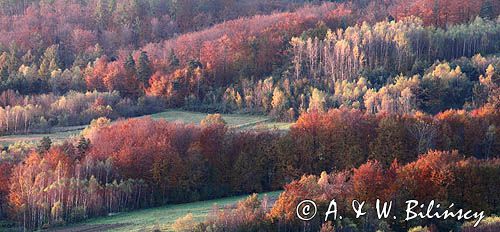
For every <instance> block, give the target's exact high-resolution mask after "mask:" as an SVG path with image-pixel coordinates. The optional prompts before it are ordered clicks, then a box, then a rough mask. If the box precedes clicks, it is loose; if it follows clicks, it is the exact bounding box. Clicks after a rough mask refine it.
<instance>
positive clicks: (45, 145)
mask: <svg viewBox="0 0 500 232" xmlns="http://www.w3.org/2000/svg"><path fill="white" fill-rule="evenodd" d="M51 146H52V140H51V139H50V138H49V137H48V136H45V137H43V138H42V139H41V140H40V142H39V145H38V147H37V149H38V152H40V153H45V152H47V151H48V150H49V149H50V147H51Z"/></svg>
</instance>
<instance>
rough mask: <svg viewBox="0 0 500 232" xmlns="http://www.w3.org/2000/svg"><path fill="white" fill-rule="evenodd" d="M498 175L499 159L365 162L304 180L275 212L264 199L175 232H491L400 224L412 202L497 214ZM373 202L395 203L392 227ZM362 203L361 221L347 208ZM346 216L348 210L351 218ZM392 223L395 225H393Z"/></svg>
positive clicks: (433, 222) (183, 222)
mask: <svg viewBox="0 0 500 232" xmlns="http://www.w3.org/2000/svg"><path fill="white" fill-rule="evenodd" d="M498 175H500V162H499V160H498V159H487V160H478V159H475V158H464V157H463V156H461V155H460V154H459V153H458V152H456V151H453V152H443V151H429V152H428V153H426V154H424V155H422V156H420V157H419V158H418V160H416V161H414V162H411V163H408V164H406V165H402V164H399V163H398V162H397V161H396V160H395V161H394V162H393V163H392V165H391V166H390V167H384V165H381V164H380V163H379V162H378V161H376V160H369V161H368V162H366V163H364V164H362V165H361V166H359V167H357V168H353V169H352V170H346V171H341V172H331V173H327V172H322V173H321V175H304V176H302V177H301V178H300V179H297V180H294V181H293V182H291V183H290V184H288V185H286V186H285V191H284V192H283V193H282V194H281V195H280V197H279V199H278V200H277V202H276V203H275V204H274V206H273V207H272V209H269V208H268V203H267V201H266V200H265V199H264V200H263V201H259V200H258V198H257V197H256V196H255V195H254V196H251V197H249V198H248V199H246V200H245V201H242V202H240V203H238V204H237V206H236V208H227V209H223V210H220V209H215V210H213V212H212V213H211V214H210V215H209V216H208V217H207V219H206V221H205V222H203V223H197V222H196V221H194V220H192V218H189V217H184V218H181V219H178V220H177V221H176V223H175V224H174V225H175V226H174V229H175V231H321V232H323V231H324V232H331V231H378V230H383V231H460V230H462V229H464V230H467V231H494V230H496V229H498V228H499V225H498V223H497V221H489V220H488V219H486V220H485V221H481V223H480V224H479V227H478V228H473V227H472V224H474V222H473V223H470V222H468V223H466V224H465V225H462V223H464V221H457V220H455V219H446V220H443V219H442V218H441V219H435V218H433V219H420V218H417V219H413V220H411V221H405V220H404V218H406V216H407V215H406V212H405V210H404V209H406V203H405V202H406V201H407V200H408V199H413V200H417V201H419V202H420V203H424V204H428V203H429V202H430V201H431V200H435V201H436V202H435V204H440V205H441V206H446V207H447V206H449V205H450V204H452V203H453V208H451V209H450V211H453V212H456V211H457V210H458V209H464V211H466V210H473V211H479V212H480V211H484V213H485V215H490V214H495V213H498V212H499V210H500V207H499V200H500V199H499V196H498V194H496V192H497V191H498V190H499V186H498V184H497V183H496V182H497V181H496V179H495V178H496V177H498ZM305 199H309V200H313V201H314V202H316V204H317V207H318V211H317V212H318V214H317V215H316V216H315V217H314V218H313V219H312V220H310V221H307V222H304V221H301V220H299V219H298V217H297V212H296V207H297V205H298V204H299V202H301V201H303V200H305ZM333 199H335V201H336V203H337V208H336V209H338V212H337V215H342V219H341V220H339V219H338V218H337V219H336V220H335V221H333V220H334V218H333V217H334V216H333V214H330V215H329V218H328V221H327V222H325V221H324V219H325V213H326V212H327V209H329V208H328V207H329V203H330V201H331V200H333ZM377 199H380V201H381V204H383V203H384V202H389V201H392V204H391V214H390V215H389V219H378V218H377V213H376V211H375V208H374V207H375V204H376V201H377ZM353 200H358V201H359V202H363V201H366V204H365V205H364V206H363V209H367V210H366V211H367V214H366V215H363V216H362V217H360V218H359V219H356V215H355V214H354V212H353V210H352V209H351V208H352V206H351V201H353ZM349 209H351V210H349ZM392 216H396V217H397V219H398V220H393V219H392Z"/></svg>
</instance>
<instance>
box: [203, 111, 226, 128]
mask: <svg viewBox="0 0 500 232" xmlns="http://www.w3.org/2000/svg"><path fill="white" fill-rule="evenodd" d="M200 125H202V126H210V125H226V121H225V120H224V119H223V118H222V115H220V114H208V115H207V116H206V117H205V118H204V119H203V120H201V122H200Z"/></svg>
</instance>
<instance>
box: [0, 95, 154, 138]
mask: <svg viewBox="0 0 500 232" xmlns="http://www.w3.org/2000/svg"><path fill="white" fill-rule="evenodd" d="M162 109H164V102H163V101H162V100H161V99H157V98H155V97H149V96H144V97H140V98H139V99H130V98H122V97H121V96H120V95H119V93H118V92H116V91H115V92H102V93H101V92H97V91H94V92H86V93H80V92H69V93H67V94H65V95H63V96H57V95H54V94H52V93H50V94H41V95H21V94H19V93H17V92H14V91H12V90H7V91H4V92H2V93H0V134H1V135H5V134H22V133H31V132H38V133H40V132H47V131H50V129H51V128H52V127H63V126H79V125H86V124H89V123H90V122H91V121H92V120H93V119H97V118H99V117H106V118H110V119H117V118H122V117H125V118H128V117H134V116H140V115H143V114H151V113H156V112H159V111H161V110H162Z"/></svg>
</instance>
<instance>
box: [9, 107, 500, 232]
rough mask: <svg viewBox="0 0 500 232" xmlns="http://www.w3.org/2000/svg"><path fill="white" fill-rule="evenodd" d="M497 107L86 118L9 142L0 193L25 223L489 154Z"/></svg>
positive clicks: (494, 142)
mask: <svg viewBox="0 0 500 232" xmlns="http://www.w3.org/2000/svg"><path fill="white" fill-rule="evenodd" d="M498 115H499V114H498V111H497V110H495V109H482V110H477V111H474V112H465V111H447V112H444V113H442V114H438V115H437V116H434V117H432V116H428V115H424V114H417V115H416V116H397V115H387V116H384V117H382V116H374V115H371V114H365V113H362V112H361V111H356V110H331V111H329V112H328V113H317V112H312V113H308V114H304V115H303V116H301V118H300V119H299V120H298V121H297V123H296V125H295V126H293V127H292V129H291V131H290V132H289V133H287V134H282V133H280V132H273V131H235V130H229V129H228V128H226V127H225V126H224V125H223V124H219V123H216V122H215V121H214V120H207V123H205V124H204V125H203V126H201V127H198V126H194V125H185V124H177V123H168V122H166V121H162V120H160V121H155V120H152V119H130V120H126V121H120V122H116V123H113V124H111V125H109V126H106V125H100V126H96V127H93V129H91V130H89V131H87V132H86V133H85V134H86V136H87V137H88V139H89V140H87V139H85V138H82V139H80V140H78V141H75V142H73V143H65V144H63V145H53V146H52V147H51V143H50V142H48V141H45V140H44V141H42V143H41V144H40V145H39V146H38V147H37V149H36V150H31V151H30V150H25V149H20V148H16V147H12V148H11V149H12V150H9V151H6V152H4V154H2V156H3V158H2V161H0V164H2V165H6V167H7V169H6V171H5V172H3V173H2V175H3V177H2V178H0V179H1V180H3V181H7V183H2V186H9V190H8V191H7V190H6V189H3V191H4V192H2V193H0V195H2V196H4V197H6V198H4V199H8V200H5V201H3V200H2V202H6V203H7V202H8V205H9V207H11V209H12V210H13V213H12V214H11V216H12V217H14V219H15V220H16V221H18V222H19V223H20V225H24V226H25V227H27V228H30V229H34V228H41V227H45V226H51V225H57V224H62V223H67V222H74V221H78V220H81V219H83V218H87V217H92V216H97V215H104V214H107V213H112V212H120V211H124V210H131V209H134V208H139V207H150V206H156V205H163V204H166V203H176V202H189V201H196V200H202V199H212V198H217V197H224V196H229V195H233V194H243V193H250V192H262V191H270V190H276V189H279V188H281V186H283V184H286V183H288V182H289V181H291V180H293V179H297V178H299V177H300V176H302V175H303V174H304V173H306V174H319V173H320V172H321V171H323V170H325V171H328V172H332V171H338V170H345V169H350V168H353V167H357V166H359V165H361V164H363V163H364V162H366V160H368V159H371V160H378V161H379V163H378V164H379V165H380V166H381V167H384V168H385V167H389V166H390V165H391V162H392V161H393V160H394V159H397V160H398V161H399V162H400V163H401V164H406V163H409V162H413V161H414V160H415V159H416V158H417V157H418V155H419V154H423V153H426V152H428V151H429V150H431V149H439V150H458V151H459V152H460V154H462V155H465V156H466V157H472V156H473V157H478V158H493V157H497V156H498V154H499V150H500V137H499V136H497V135H498V134H499V129H498V128H497V127H496V125H499V123H500V119H499V116H498ZM211 122H212V123H211ZM9 157H10V158H9ZM20 157H21V158H20ZM22 157H26V158H22ZM21 160H22V162H21ZM8 167H13V168H12V169H11V168H8ZM492 176H494V175H492ZM458 200H459V199H458ZM1 208H5V206H2V207H1Z"/></svg>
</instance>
